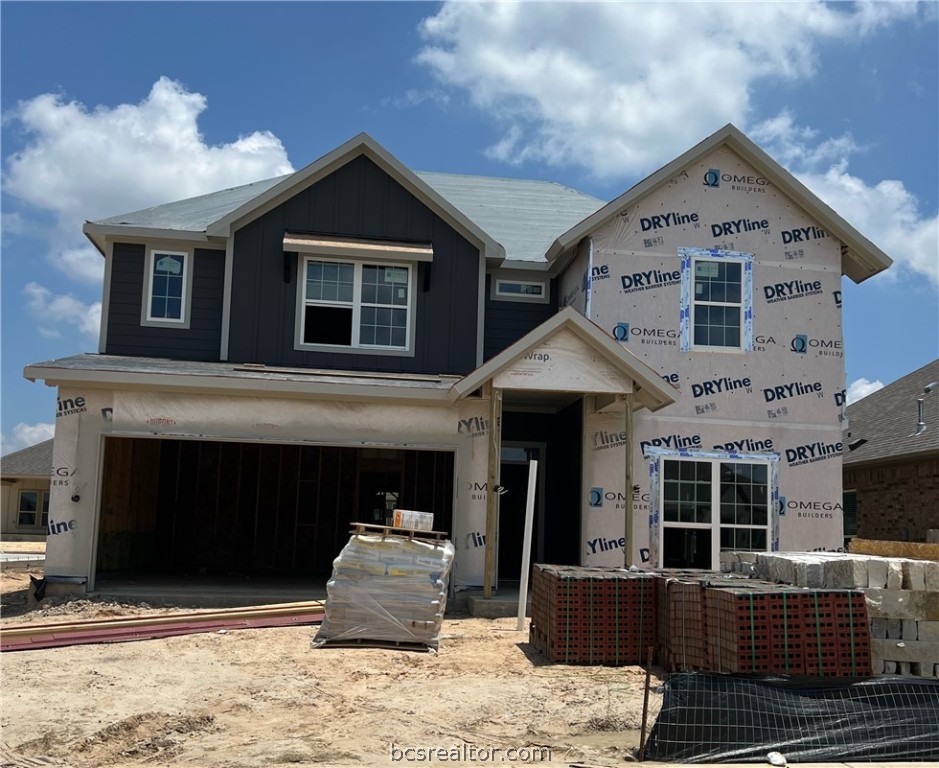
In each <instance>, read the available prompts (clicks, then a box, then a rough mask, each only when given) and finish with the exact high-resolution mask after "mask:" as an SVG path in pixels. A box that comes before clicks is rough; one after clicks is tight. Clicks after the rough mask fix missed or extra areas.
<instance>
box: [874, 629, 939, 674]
mask: <svg viewBox="0 0 939 768" xmlns="http://www.w3.org/2000/svg"><path fill="white" fill-rule="evenodd" d="M871 654H872V657H873V663H874V671H875V672H876V671H877V670H878V667H879V666H880V665H881V664H882V665H883V670H882V672H883V673H886V674H900V675H910V676H913V677H939V642H936V641H929V640H895V639H879V638H874V639H872V640H871Z"/></svg>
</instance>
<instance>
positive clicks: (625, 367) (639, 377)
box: [450, 307, 675, 411]
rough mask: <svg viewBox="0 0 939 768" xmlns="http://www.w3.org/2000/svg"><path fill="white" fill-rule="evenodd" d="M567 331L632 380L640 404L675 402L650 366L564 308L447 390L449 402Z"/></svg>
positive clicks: (659, 405) (669, 388) (651, 405)
mask: <svg viewBox="0 0 939 768" xmlns="http://www.w3.org/2000/svg"><path fill="white" fill-rule="evenodd" d="M565 329H566V330H570V331H572V332H573V333H574V335H575V336H577V337H578V338H579V339H580V340H581V341H583V342H584V343H585V344H586V345H587V346H588V347H590V348H592V349H593V350H595V351H596V352H599V353H600V355H601V356H602V357H603V358H604V359H605V360H606V361H607V362H608V363H610V364H611V365H612V366H613V368H614V369H616V370H618V371H619V372H620V373H622V374H623V375H624V376H626V377H628V378H630V379H632V381H633V386H634V390H633V392H634V394H635V396H636V399H637V400H638V401H639V403H640V404H641V405H644V406H645V407H646V408H648V409H649V410H650V411H657V410H659V409H660V408H664V407H665V406H666V405H671V404H672V403H673V402H675V394H674V392H675V389H674V387H673V386H672V385H671V384H669V383H668V382H666V381H665V380H664V379H663V378H662V377H661V376H659V374H657V373H656V372H655V371H654V370H653V369H652V368H651V367H649V366H648V365H646V363H644V362H643V361H642V360H640V359H639V358H638V357H636V356H635V355H634V354H633V353H632V352H629V351H628V350H626V349H624V348H623V347H622V346H621V345H620V344H619V343H618V342H616V341H614V339H613V337H612V336H610V334H608V333H607V332H606V331H604V330H603V329H602V328H601V327H600V326H599V325H597V324H596V323H593V322H591V321H590V320H588V319H587V318H586V317H584V316H583V315H581V314H580V313H579V312H577V311H576V310H574V309H573V308H572V307H565V308H564V309H562V310H561V311H559V312H557V313H555V314H554V315H552V316H551V317H550V318H548V319H547V320H545V321H544V322H543V323H542V324H541V325H539V326H538V327H537V328H535V329H534V330H532V331H530V332H529V333H527V334H526V335H525V336H523V337H522V338H521V339H519V340H518V341H516V342H515V343H514V344H512V346H510V347H508V348H506V349H504V350H502V352H500V353H499V354H498V355H496V356H495V357H493V358H491V359H490V360H489V361H487V362H486V363H484V364H483V365H481V366H480V367H479V368H477V369H476V370H475V371H473V372H472V373H470V374H468V375H467V376H464V377H463V378H462V379H460V380H459V381H458V382H456V383H455V384H454V385H453V386H452V387H451V389H450V399H451V400H458V399H459V398H461V397H466V395H468V394H470V393H471V392H474V391H476V390H477V389H479V387H481V386H482V385H483V384H484V383H485V382H487V381H489V380H490V379H492V378H493V377H495V376H496V375H497V374H499V373H501V372H502V371H504V370H506V369H507V368H508V367H509V366H510V365H511V364H512V363H513V362H515V361H516V360H518V359H519V358H520V357H522V356H523V355H524V354H525V353H526V352H528V351H530V350H532V349H534V348H536V347H538V346H539V345H540V344H542V343H543V342H545V341H547V340H548V339H550V338H551V337H552V336H554V335H556V334H557V333H558V332H560V331H562V330H565Z"/></svg>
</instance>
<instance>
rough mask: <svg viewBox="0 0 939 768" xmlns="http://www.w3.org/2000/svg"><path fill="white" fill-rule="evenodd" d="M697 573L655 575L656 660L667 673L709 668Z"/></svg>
mask: <svg viewBox="0 0 939 768" xmlns="http://www.w3.org/2000/svg"><path fill="white" fill-rule="evenodd" d="M705 583H706V582H705V581H704V580H702V578H701V573H700V572H697V573H695V572H693V571H669V572H660V573H656V578H655V586H656V659H657V661H658V663H659V664H660V665H661V666H663V667H664V668H665V669H667V670H668V671H670V672H678V671H680V672H688V671H693V670H706V669H708V661H707V621H706V615H705V611H704V585H705Z"/></svg>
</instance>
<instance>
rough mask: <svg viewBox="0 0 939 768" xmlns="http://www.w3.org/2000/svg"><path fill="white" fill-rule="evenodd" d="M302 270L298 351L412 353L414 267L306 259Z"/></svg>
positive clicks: (302, 262)
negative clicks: (373, 350)
mask: <svg viewBox="0 0 939 768" xmlns="http://www.w3.org/2000/svg"><path fill="white" fill-rule="evenodd" d="M300 269H301V273H300V274H301V279H300V281H299V283H300V284H299V286H298V290H299V300H300V311H299V313H298V314H299V324H298V328H297V346H298V347H299V348H301V349H303V348H309V347H312V348H320V347H324V348H347V349H356V350H368V349H375V350H382V351H385V350H392V351H405V352H406V351H407V350H409V349H410V348H411V347H412V344H411V331H412V319H411V318H412V315H413V302H414V297H413V293H414V291H413V282H414V279H413V274H414V268H413V266H412V265H410V264H365V263H360V262H347V261H331V260H325V259H314V258H309V257H306V258H304V259H302V260H301V262H300Z"/></svg>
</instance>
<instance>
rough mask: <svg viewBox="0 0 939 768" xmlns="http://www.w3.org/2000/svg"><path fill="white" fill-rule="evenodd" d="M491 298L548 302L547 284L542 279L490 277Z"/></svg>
mask: <svg viewBox="0 0 939 768" xmlns="http://www.w3.org/2000/svg"><path fill="white" fill-rule="evenodd" d="M491 298H493V299H494V300H496V301H532V302H538V303H547V302H548V285H547V283H546V282H545V281H543V280H523V279H519V280H514V279H513V280H507V279H505V278H502V277H493V278H492V293H491Z"/></svg>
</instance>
